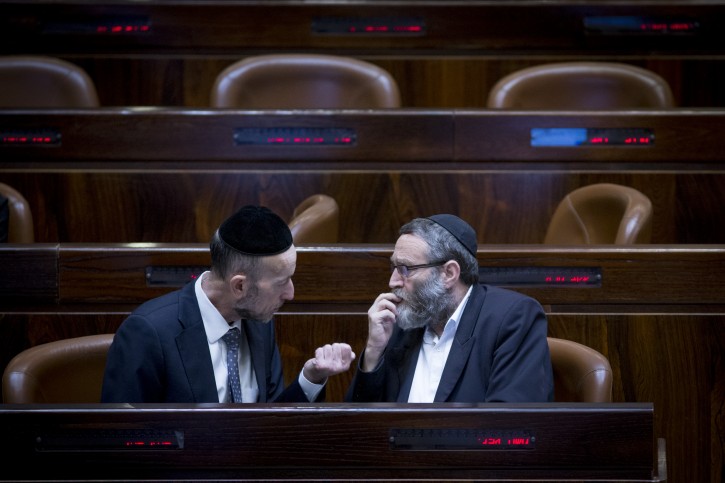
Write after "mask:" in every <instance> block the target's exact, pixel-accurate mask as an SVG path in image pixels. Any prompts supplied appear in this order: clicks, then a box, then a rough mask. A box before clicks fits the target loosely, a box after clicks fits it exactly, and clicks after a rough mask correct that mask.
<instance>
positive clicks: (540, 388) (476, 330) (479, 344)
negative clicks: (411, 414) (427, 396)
mask: <svg viewBox="0 0 725 483" xmlns="http://www.w3.org/2000/svg"><path fill="white" fill-rule="evenodd" d="M424 331H425V329H424V328H421V329H413V330H409V331H403V330H400V329H399V328H398V327H397V326H395V328H394V331H393V334H392V336H391V338H390V341H389V343H388V346H387V348H386V350H385V353H384V354H383V360H382V361H381V362H380V364H379V365H378V367H377V368H376V369H375V370H374V371H372V372H369V373H363V372H362V371H360V367H359V366H358V370H357V373H356V374H355V377H354V378H353V381H352V384H351V386H350V389H349V390H348V393H347V396H346V400H347V401H357V402H377V401H386V402H407V401H408V395H409V394H410V387H411V384H412V382H413V374H414V372H415V366H416V363H417V361H418V353H419V351H420V346H421V343H422V341H423V333H424ZM546 336H547V322H546V315H545V314H544V310H543V309H542V307H541V305H540V304H539V303H538V302H537V301H536V300H534V299H532V298H530V297H527V296H525V295H522V294H520V293H518V292H514V291H511V290H505V289H501V288H497V287H492V286H486V285H479V284H476V285H475V286H474V287H473V291H472V292H471V297H470V299H469V300H468V303H467V304H466V308H465V309H464V311H463V314H462V316H461V320H460V322H459V324H458V330H457V331H456V335H455V337H454V340H453V345H452V346H451V351H450V353H449V354H448V360H447V361H446V365H445V367H444V369H443V375H442V377H441V382H440V384H439V386H438V391H437V392H436V395H435V401H434V402H469V403H476V402H479V403H480V402H548V401H552V400H553V396H554V380H553V374H552V368H551V359H550V357H549V345H548V343H547V340H546ZM361 361H362V358H361Z"/></svg>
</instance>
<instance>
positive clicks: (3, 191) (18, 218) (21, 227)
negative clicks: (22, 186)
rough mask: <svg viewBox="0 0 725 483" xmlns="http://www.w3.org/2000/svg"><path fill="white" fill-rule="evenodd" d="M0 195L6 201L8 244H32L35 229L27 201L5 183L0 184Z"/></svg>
mask: <svg viewBox="0 0 725 483" xmlns="http://www.w3.org/2000/svg"><path fill="white" fill-rule="evenodd" d="M0 195H2V196H4V197H5V198H7V200H8V243H33V242H34V241H35V229H34V227H33V213H32V211H31V210H30V204H28V200H26V199H25V197H24V196H23V195H22V194H20V192H19V191H17V190H16V189H15V188H13V187H12V186H9V185H6V184H5V183H0Z"/></svg>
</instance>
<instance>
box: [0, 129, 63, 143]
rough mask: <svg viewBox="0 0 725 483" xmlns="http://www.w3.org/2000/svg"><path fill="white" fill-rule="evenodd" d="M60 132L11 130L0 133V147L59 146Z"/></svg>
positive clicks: (51, 130)
mask: <svg viewBox="0 0 725 483" xmlns="http://www.w3.org/2000/svg"><path fill="white" fill-rule="evenodd" d="M60 140H61V135H60V131H58V130H55V129H31V130H27V131H26V130H22V129H13V130H11V131H0V145H2V146H53V147H57V146H60Z"/></svg>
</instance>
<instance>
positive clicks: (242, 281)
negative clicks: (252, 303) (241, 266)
mask: <svg viewBox="0 0 725 483" xmlns="http://www.w3.org/2000/svg"><path fill="white" fill-rule="evenodd" d="M248 285H249V284H248V283H247V276H246V275H244V274H241V273H238V274H236V275H234V276H233V277H232V278H230V279H229V290H231V292H232V295H233V296H234V298H235V299H240V298H242V297H244V296H245V295H246V293H247V288H248V287H247V286H248Z"/></svg>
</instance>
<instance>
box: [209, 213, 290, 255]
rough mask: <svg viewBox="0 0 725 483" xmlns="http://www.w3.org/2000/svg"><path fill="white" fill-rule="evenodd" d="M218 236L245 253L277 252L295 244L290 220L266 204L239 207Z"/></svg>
mask: <svg viewBox="0 0 725 483" xmlns="http://www.w3.org/2000/svg"><path fill="white" fill-rule="evenodd" d="M219 237H220V238H221V239H222V241H223V242H224V243H226V244H227V245H229V246H230V247H232V248H234V249H235V250H236V251H238V252H240V253H243V254H245V255H257V256H265V255H277V254H278V253H282V252H284V251H287V249H288V248H289V247H290V246H291V245H292V232H290V229H289V226H287V223H285V222H284V220H282V218H280V217H279V216H277V215H276V214H274V213H273V212H272V210H270V209H269V208H265V207H263V206H252V205H247V206H244V207H242V208H240V209H239V211H237V212H236V213H234V214H233V215H232V216H230V217H229V218H227V219H226V220H224V222H223V223H222V224H221V226H219Z"/></svg>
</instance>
